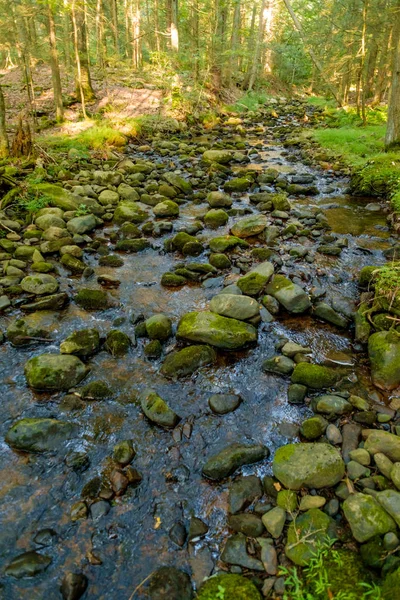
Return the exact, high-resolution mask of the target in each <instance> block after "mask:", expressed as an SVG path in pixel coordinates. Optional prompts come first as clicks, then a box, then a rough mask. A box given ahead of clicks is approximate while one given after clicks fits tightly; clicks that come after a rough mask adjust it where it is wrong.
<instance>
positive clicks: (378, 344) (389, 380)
mask: <svg viewBox="0 0 400 600" xmlns="http://www.w3.org/2000/svg"><path fill="white" fill-rule="evenodd" d="M368 356H369V360H370V362H371V376H372V381H373V383H374V385H376V386H377V387H379V388H381V389H383V390H393V389H394V388H396V387H397V386H398V385H399V384H400V335H399V334H398V333H396V332H394V331H378V332H377V333H373V334H372V335H371V336H370V338H369V340H368Z"/></svg>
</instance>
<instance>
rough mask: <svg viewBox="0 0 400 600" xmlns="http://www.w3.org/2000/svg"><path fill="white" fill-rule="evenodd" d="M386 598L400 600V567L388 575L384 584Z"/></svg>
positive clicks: (383, 591)
mask: <svg viewBox="0 0 400 600" xmlns="http://www.w3.org/2000/svg"><path fill="white" fill-rule="evenodd" d="M382 597H383V598H384V600H400V569H396V571H394V572H393V573H389V575H387V577H386V579H385V581H384V582H383V585H382Z"/></svg>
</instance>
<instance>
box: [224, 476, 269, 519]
mask: <svg viewBox="0 0 400 600" xmlns="http://www.w3.org/2000/svg"><path fill="white" fill-rule="evenodd" d="M262 495H263V492H262V487H261V482H260V480H259V478H258V477H257V476H256V475H248V476H246V477H244V476H242V477H239V478H238V479H236V480H235V481H234V482H233V483H232V484H231V486H230V488H229V497H228V504H229V512H231V513H232V514H235V513H238V512H241V511H243V510H244V509H245V508H247V507H248V506H249V505H250V504H252V503H253V502H254V501H255V500H257V499H258V498H261V496H262Z"/></svg>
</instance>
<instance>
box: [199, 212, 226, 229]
mask: <svg viewBox="0 0 400 600" xmlns="http://www.w3.org/2000/svg"><path fill="white" fill-rule="evenodd" d="M228 220H229V216H228V214H227V213H226V212H225V211H224V210H223V209H222V208H212V209H211V210H209V211H208V212H207V213H206V214H205V215H204V222H205V224H206V225H208V226H209V227H222V226H223V225H226V224H227V222H228Z"/></svg>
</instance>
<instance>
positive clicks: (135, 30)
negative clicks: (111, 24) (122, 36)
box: [132, 0, 142, 70]
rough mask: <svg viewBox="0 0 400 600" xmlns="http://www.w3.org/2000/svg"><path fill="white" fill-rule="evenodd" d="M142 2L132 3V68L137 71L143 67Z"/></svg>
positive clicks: (135, 0)
mask: <svg viewBox="0 0 400 600" xmlns="http://www.w3.org/2000/svg"><path fill="white" fill-rule="evenodd" d="M140 17H141V15H140V0H133V2H132V66H133V68H134V69H135V70H138V69H140V67H141V65H142V42H141V33H140Z"/></svg>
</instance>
